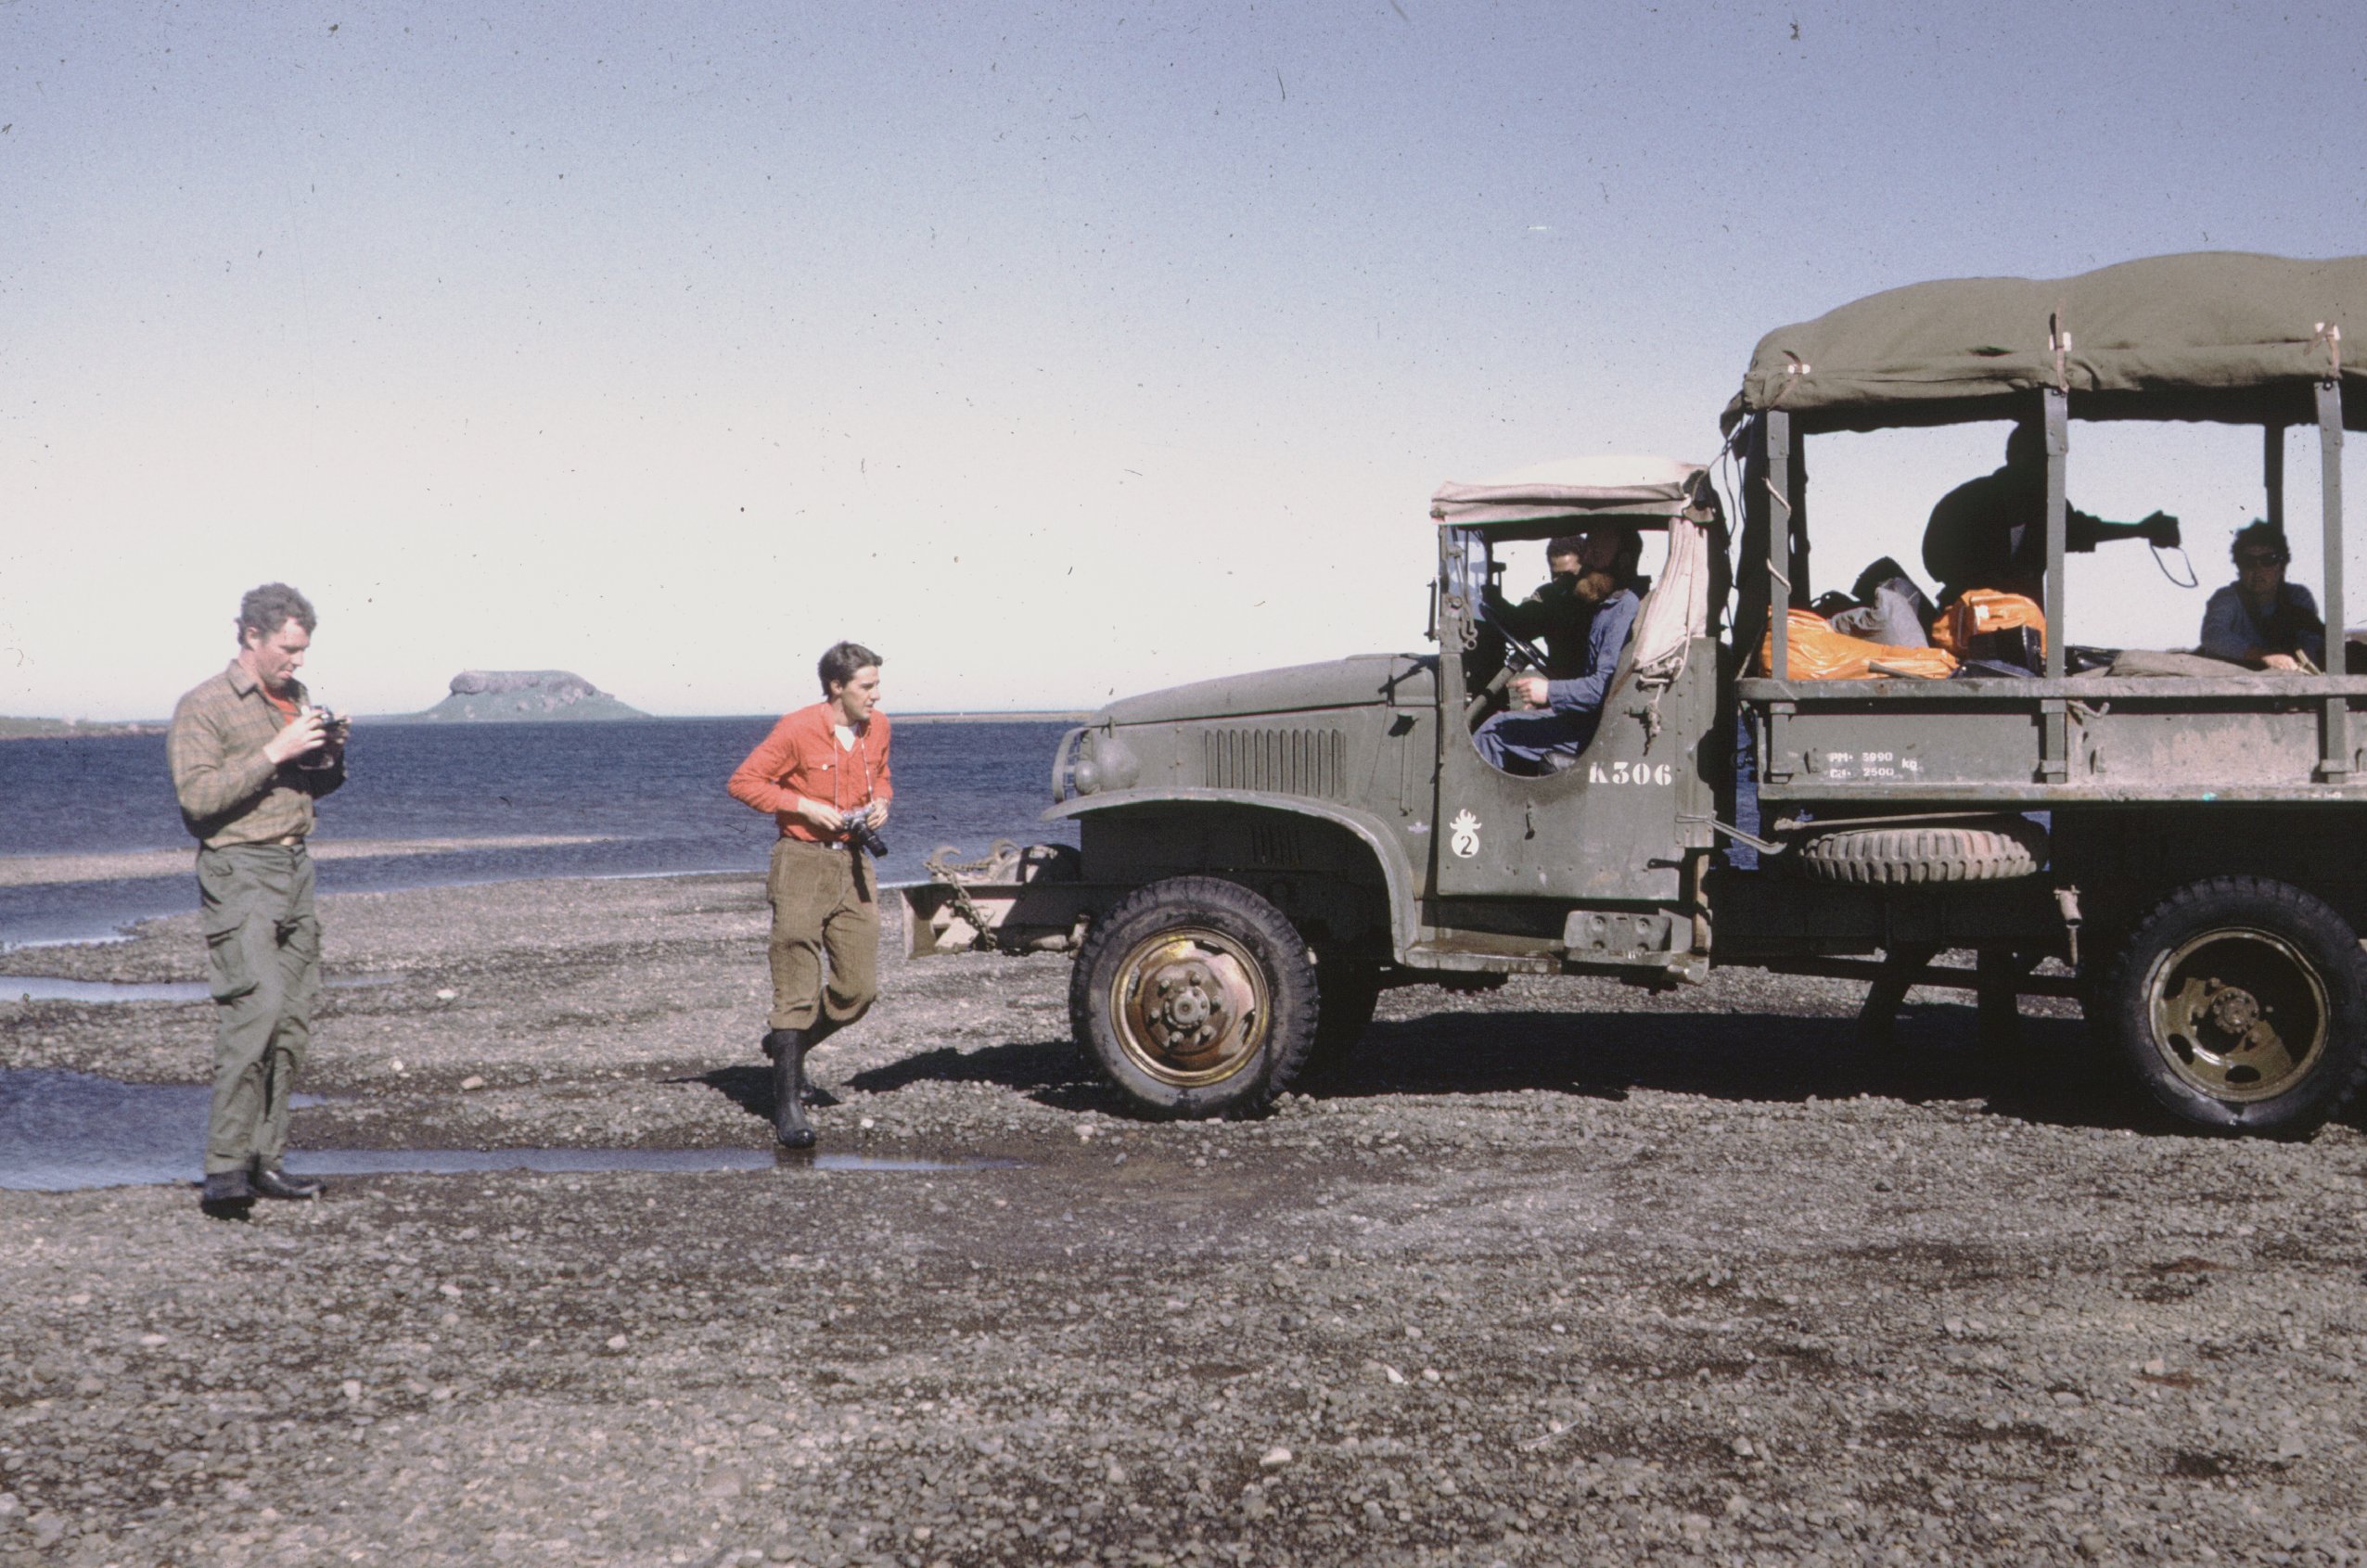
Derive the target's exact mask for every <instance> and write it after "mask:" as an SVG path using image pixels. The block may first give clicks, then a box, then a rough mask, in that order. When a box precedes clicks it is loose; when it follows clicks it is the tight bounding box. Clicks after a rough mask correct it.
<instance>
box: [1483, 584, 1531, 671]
mask: <svg viewBox="0 0 2367 1568" xmlns="http://www.w3.org/2000/svg"><path fill="white" fill-rule="evenodd" d="M1477 604H1478V609H1479V618H1480V620H1481V621H1483V622H1485V623H1486V625H1487V626H1488V629H1489V630H1490V631H1493V632H1495V634H1496V635H1497V636H1499V637H1502V638H1503V640H1504V644H1505V646H1506V647H1508V648H1509V649H1511V651H1512V652H1514V653H1516V654H1518V655H1519V656H1520V658H1519V659H1518V660H1517V661H1516V660H1514V659H1511V658H1506V659H1505V660H1504V669H1511V668H1512V667H1513V665H1514V664H1515V663H1516V662H1518V663H1522V664H1526V665H1527V666H1528V667H1529V669H1544V668H1545V656H1544V655H1543V654H1542V653H1540V652H1539V651H1538V649H1537V644H1534V643H1532V642H1530V641H1529V639H1528V638H1526V637H1524V636H1522V635H1521V634H1520V633H1519V632H1517V631H1514V630H1513V629H1512V628H1511V627H1509V626H1506V625H1505V624H1504V623H1503V618H1502V617H1500V616H1499V615H1498V614H1497V613H1496V609H1495V606H1492V605H1491V604H1489V603H1488V596H1487V595H1486V594H1485V593H1482V594H1481V595H1479V597H1478V601H1477ZM1504 679H1506V680H1509V679H1511V677H1510V676H1505V677H1504Z"/></svg>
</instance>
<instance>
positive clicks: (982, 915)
mask: <svg viewBox="0 0 2367 1568" xmlns="http://www.w3.org/2000/svg"><path fill="white" fill-rule="evenodd" d="M953 854H954V849H953V846H952V845H950V844H948V845H944V846H942V847H941V848H939V849H938V851H937V853H935V854H934V855H931V856H929V857H928V859H927V860H923V861H922V862H921V867H922V869H923V870H925V871H927V872H928V875H929V879H930V880H931V881H933V882H938V883H941V884H943V885H944V886H946V887H948V888H950V889H951V890H952V891H953V911H954V912H955V913H956V914H958V915H960V916H961V917H962V919H963V920H964V921H965V922H966V923H967V924H968V925H969V928H970V929H971V930H972V931H974V932H976V933H977V936H976V937H974V938H973V939H972V941H971V943H970V945H971V946H972V947H973V948H976V949H978V950H981V951H985V952H996V951H999V950H1001V949H1000V943H999V941H998V939H997V937H996V936H995V932H994V926H993V924H992V922H991V921H990V920H989V919H988V918H987V914H986V911H984V910H981V909H979V907H978V900H977V899H973V898H971V897H970V890H969V889H968V888H967V887H966V886H963V882H962V879H963V878H964V877H969V878H972V879H974V880H976V881H979V882H991V881H994V880H996V878H995V876H994V874H993V873H996V872H999V871H1003V870H1005V869H1008V868H1015V867H1017V865H1018V863H1019V849H1018V846H1017V845H1015V844H1013V843H1012V842H1011V841H1010V840H1009V839H1007V838H998V839H996V840H995V841H994V847H993V848H991V849H989V850H988V851H987V852H986V859H984V860H954V859H953Z"/></svg>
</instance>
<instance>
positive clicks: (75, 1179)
mask: <svg viewBox="0 0 2367 1568" xmlns="http://www.w3.org/2000/svg"><path fill="white" fill-rule="evenodd" d="M210 1100H211V1091H210V1090H207V1089H206V1088H205V1087H203V1086H202V1085H198V1084H147V1083H118V1082H117V1081H116V1080H114V1079H113V1078H103V1077H96V1076H94V1075H92V1074H89V1073H65V1072H56V1071H52V1070H49V1069H45V1068H19V1069H15V1070H0V1188H15V1189H17V1190H19V1191H26V1192H71V1191H74V1190H77V1189H80V1188H85V1187H132V1186H148V1185H154V1184H157V1183H160V1182H172V1181H195V1180H197V1179H198V1175H199V1173H200V1170H201V1168H202V1166H203V1164H204V1159H203V1154H204V1149H205V1129H206V1109H207V1104H208V1102H209V1101H210ZM296 1103H297V1104H298V1105H299V1106H304V1105H317V1104H319V1103H321V1099H320V1097H319V1096H318V1095H311V1094H299V1095H297V1096H296ZM1017 1163H1018V1162H1017V1161H1016V1160H1002V1159H985V1158H951V1159H941V1160H931V1159H918V1158H893V1157H889V1156H886V1155H876V1154H839V1153H835V1152H832V1151H829V1150H820V1151H814V1152H809V1153H802V1154H791V1153H789V1152H787V1151H786V1150H784V1151H781V1152H779V1153H777V1154H776V1153H775V1152H774V1150H771V1149H291V1150H289V1151H288V1169H289V1170H291V1171H294V1172H298V1173H301V1174H304V1175H310V1176H379V1175H391V1174H396V1173H416V1174H421V1175H443V1174H451V1173H455V1172H461V1171H492V1170H531V1171H557V1172H587V1171H604V1170H659V1171H674V1172H681V1171H710V1170H771V1169H774V1168H775V1167H776V1166H777V1167H780V1168H784V1169H798V1170H803V1169H812V1170H882V1171H936V1170H981V1169H993V1168H1001V1167H1007V1166H1015V1165H1017Z"/></svg>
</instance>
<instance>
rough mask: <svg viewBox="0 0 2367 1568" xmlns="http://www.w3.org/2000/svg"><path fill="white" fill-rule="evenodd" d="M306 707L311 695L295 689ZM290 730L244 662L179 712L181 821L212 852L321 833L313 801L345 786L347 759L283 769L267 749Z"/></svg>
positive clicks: (196, 691) (169, 751)
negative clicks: (284, 730)
mask: <svg viewBox="0 0 2367 1568" xmlns="http://www.w3.org/2000/svg"><path fill="white" fill-rule="evenodd" d="M289 695H292V696H293V697H294V698H295V699H296V701H297V703H298V705H299V706H301V704H302V703H303V702H304V700H305V696H304V688H303V686H302V684H301V682H293V683H291V684H290V686H289ZM287 723H288V718H287V715H285V714H283V713H281V712H280V710H279V709H278V708H275V707H274V706H273V704H272V701H271V699H270V698H269V697H267V696H265V695H263V689H262V682H258V681H257V680H256V679H255V678H254V677H253V676H252V675H250V674H249V673H248V672H247V668H246V666H244V665H242V664H240V663H239V662H238V661H237V659H232V660H231V661H230V667H229V668H228V669H224V671H223V672H222V673H221V674H219V675H217V676H215V677H213V678H212V679H211V680H210V681H206V682H201V683H200V684H198V686H196V687H194V688H192V689H191V690H190V691H189V692H188V693H187V694H186V695H184V696H183V697H182V698H181V701H180V703H179V704H178V705H177V706H175V707H174V708H173V733H172V734H171V735H170V736H169V737H168V738H167V739H166V741H165V747H164V749H165V756H166V758H167V759H169V760H170V761H171V763H172V765H173V794H174V795H176V796H178V797H180V800H181V820H182V822H186V824H187V825H188V829H189V832H190V833H191V835H194V836H195V837H196V838H197V839H198V841H199V842H200V843H202V844H204V845H205V846H206V848H209V849H219V848H223V847H224V845H229V844H270V843H275V842H279V841H283V840H292V839H301V838H302V837H303V836H304V835H306V834H309V833H311V832H312V831H313V797H316V796H322V795H326V794H327V793H329V791H331V790H333V789H335V788H336V787H337V786H338V785H339V784H343V783H344V782H345V762H344V759H342V758H340V759H338V761H337V762H336V763H335V764H334V765H333V766H330V767H327V768H318V769H313V768H299V767H297V766H296V765H295V764H294V763H292V762H290V763H286V764H283V765H281V766H277V767H275V766H273V764H272V760H271V759H270V758H268V757H265V756H264V755H263V747H264V746H267V745H269V744H270V742H271V738H272V737H273V736H274V735H275V734H277V733H279V732H280V730H281V729H282V728H283V727H284V726H285V725H286V724H287Z"/></svg>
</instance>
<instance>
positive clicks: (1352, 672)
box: [1094, 654, 1439, 724]
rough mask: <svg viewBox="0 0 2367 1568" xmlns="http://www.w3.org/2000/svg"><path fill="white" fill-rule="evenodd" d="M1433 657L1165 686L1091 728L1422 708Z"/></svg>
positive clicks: (1430, 686)
mask: <svg viewBox="0 0 2367 1568" xmlns="http://www.w3.org/2000/svg"><path fill="white" fill-rule="evenodd" d="M1438 664H1439V661H1438V660H1437V658H1436V657H1431V656H1428V655H1424V654H1359V655H1357V656H1355V657H1352V658H1342V659H1334V660H1332V661H1331V662H1330V663H1328V664H1299V665H1292V666H1290V667H1289V668H1288V669H1260V670H1258V671H1255V672H1254V673H1252V674H1248V675H1227V676H1224V677H1222V679H1220V680H1215V681H1196V682H1193V683H1192V684H1190V685H1188V686H1170V687H1169V688H1167V689H1166V690H1165V691H1163V692H1147V693H1145V694H1144V695H1141V696H1136V697H1125V698H1122V699H1120V701H1117V702H1113V703H1111V704H1109V705H1108V706H1107V708H1103V709H1102V710H1101V712H1100V713H1099V714H1097V715H1095V719H1094V721H1095V723H1096V724H1099V723H1105V722H1107V723H1117V724H1173V723H1177V722H1181V721H1183V720H1192V719H1246V718H1250V717H1253V716H1255V715H1258V714H1262V713H1305V712H1309V711H1311V710H1313V709H1317V708H1367V707H1373V706H1377V705H1380V704H1385V703H1393V704H1395V705H1396V706H1397V707H1400V708H1406V707H1427V706H1428V705H1429V704H1430V702H1431V701H1433V700H1434V699H1433V693H1434V692H1435V691H1436V689H1437V685H1438Z"/></svg>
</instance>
